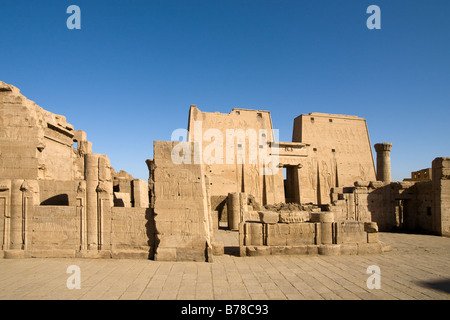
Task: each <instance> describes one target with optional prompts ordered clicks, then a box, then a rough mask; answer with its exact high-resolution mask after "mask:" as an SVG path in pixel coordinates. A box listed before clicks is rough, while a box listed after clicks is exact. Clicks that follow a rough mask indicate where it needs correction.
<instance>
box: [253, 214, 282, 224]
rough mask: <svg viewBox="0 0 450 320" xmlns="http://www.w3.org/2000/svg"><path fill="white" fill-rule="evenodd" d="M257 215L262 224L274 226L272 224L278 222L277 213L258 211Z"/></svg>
mask: <svg viewBox="0 0 450 320" xmlns="http://www.w3.org/2000/svg"><path fill="white" fill-rule="evenodd" d="M258 214H259V219H260V221H261V222H262V223H266V224H274V223H278V221H279V214H278V212H273V211H259V212H258Z"/></svg>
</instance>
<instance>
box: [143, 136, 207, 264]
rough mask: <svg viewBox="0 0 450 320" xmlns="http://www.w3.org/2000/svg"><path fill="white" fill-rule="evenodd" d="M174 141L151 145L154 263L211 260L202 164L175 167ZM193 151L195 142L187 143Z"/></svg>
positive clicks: (205, 187)
mask: <svg viewBox="0 0 450 320" xmlns="http://www.w3.org/2000/svg"><path fill="white" fill-rule="evenodd" d="M177 144H178V143H177V142H172V141H155V142H154V147H153V151H154V160H153V165H152V166H154V170H153V171H152V172H151V173H152V176H151V178H150V179H151V180H152V181H154V190H153V191H152V193H153V196H154V222H155V227H156V231H155V234H154V236H155V238H156V239H155V242H156V245H157V247H156V253H155V259H156V260H170V261H180V260H191V261H205V260H208V258H211V257H210V256H209V255H208V250H209V249H210V244H211V221H210V203H209V200H208V199H209V197H210V194H208V193H207V185H206V184H207V182H206V177H205V174H204V172H203V169H202V165H201V164H194V163H193V154H191V156H192V158H191V163H190V164H185V163H182V164H176V163H174V162H173V160H172V158H171V153H172V150H173V149H174V147H175V146H176V145H177ZM186 144H189V145H190V146H191V147H192V148H193V147H194V143H192V142H186Z"/></svg>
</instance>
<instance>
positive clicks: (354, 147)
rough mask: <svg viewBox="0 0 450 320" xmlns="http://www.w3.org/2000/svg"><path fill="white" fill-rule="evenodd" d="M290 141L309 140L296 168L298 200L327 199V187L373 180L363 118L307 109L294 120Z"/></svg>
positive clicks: (372, 162)
mask: <svg viewBox="0 0 450 320" xmlns="http://www.w3.org/2000/svg"><path fill="white" fill-rule="evenodd" d="M292 141H295V142H302V143H306V144H310V147H309V149H308V150H309V154H308V158H307V159H305V162H304V166H303V168H302V169H301V170H299V175H300V177H299V179H300V185H301V186H302V188H301V190H300V199H301V203H309V202H312V203H315V204H326V203H330V189H331V188H333V187H342V186H351V185H353V183H354V182H355V181H357V180H361V181H373V180H376V179H375V166H374V160H373V155H372V148H371V144H370V140H369V134H368V130H367V125H366V121H365V120H364V119H363V118H359V117H356V116H344V115H335V114H323V113H310V114H307V115H300V116H298V117H297V118H295V120H294V130H293V136H292Z"/></svg>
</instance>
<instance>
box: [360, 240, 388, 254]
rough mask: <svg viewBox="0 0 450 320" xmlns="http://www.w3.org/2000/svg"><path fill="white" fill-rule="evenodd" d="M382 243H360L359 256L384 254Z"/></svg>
mask: <svg viewBox="0 0 450 320" xmlns="http://www.w3.org/2000/svg"><path fill="white" fill-rule="evenodd" d="M382 252H383V247H382V246H381V243H379V242H378V243H358V254H376V253H382Z"/></svg>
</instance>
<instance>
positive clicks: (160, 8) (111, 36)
mask: <svg viewBox="0 0 450 320" xmlns="http://www.w3.org/2000/svg"><path fill="white" fill-rule="evenodd" d="M71 4H75V5H78V6H79V7H80V8H81V30H69V29H68V28H67V27H66V20H67V18H68V17H69V14H67V13H66V9H67V7H68V6H69V5H71ZM372 4H375V5H378V6H379V7H380V9H381V29H380V30H369V29H368V28H367V27H366V20H367V18H368V17H369V14H367V13H366V9H367V7H368V6H369V5H372ZM0 8H1V9H0V39H1V45H0V46H1V50H0V59H1V64H0V80H1V81H4V82H6V83H9V84H13V85H15V86H16V87H18V88H20V89H21V92H22V93H23V94H24V95H25V96H26V97H27V98H29V99H31V100H33V101H35V102H36V103H37V104H38V105H40V106H41V107H43V108H45V109H47V110H50V111H52V112H54V113H57V114H62V115H65V116H66V117H67V121H68V122H69V123H71V124H73V125H74V127H75V128H76V129H79V130H84V131H86V132H87V135H88V140H89V141H91V142H92V143H93V152H95V153H102V154H106V155H108V157H109V158H110V160H111V164H112V166H113V167H114V168H115V169H116V170H117V171H118V170H120V169H123V170H126V171H128V172H129V173H131V174H132V175H133V176H135V177H137V178H141V179H144V180H146V179H148V171H147V166H146V164H145V159H148V158H152V157H153V141H154V140H170V136H171V133H172V131H173V130H175V129H177V128H187V121H188V110H189V106H190V105H191V104H195V105H197V106H198V107H199V108H200V110H202V111H209V112H214V111H220V112H229V111H231V109H232V108H249V109H262V110H268V111H270V112H271V116H272V121H273V126H274V128H277V129H279V130H280V140H282V141H291V138H292V126H293V120H294V118H295V117H296V116H298V115H300V114H305V113H310V112H325V113H337V114H349V115H357V116H360V117H364V118H366V120H367V124H368V128H369V134H370V139H371V143H372V145H373V144H375V143H377V142H392V144H393V148H392V153H391V160H392V177H393V179H394V180H402V179H403V178H406V177H409V175H410V172H411V171H415V170H419V169H423V168H427V167H430V166H431V161H432V160H433V159H434V158H435V157H438V156H450V139H449V131H448V127H449V119H450V108H449V102H450V17H449V12H450V1H448V0H431V1H424V0H421V1H416V0H389V1H384V0H346V1H335V0H316V1H310V0H308V1H303V0H270V1H269V0H115V1H112V0H108V1H106V0H89V1H87V0H71V1H65V0H54V1H46V0H41V1H24V0H15V1H2V4H1V7H0Z"/></svg>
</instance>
